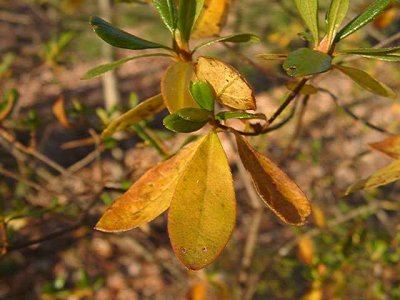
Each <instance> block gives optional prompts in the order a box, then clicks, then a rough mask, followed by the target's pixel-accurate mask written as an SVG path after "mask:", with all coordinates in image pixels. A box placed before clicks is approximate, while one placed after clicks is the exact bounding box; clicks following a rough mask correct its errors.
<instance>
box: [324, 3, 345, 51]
mask: <svg viewBox="0 0 400 300" xmlns="http://www.w3.org/2000/svg"><path fill="white" fill-rule="evenodd" d="M349 2H350V1H349V0H332V2H331V6H330V7H329V11H328V14H327V19H326V21H327V39H328V45H329V47H330V46H331V45H332V43H333V41H334V40H335V37H336V34H337V32H338V30H339V27H340V25H342V23H343V21H344V19H345V17H346V15H347V12H348V10H349Z"/></svg>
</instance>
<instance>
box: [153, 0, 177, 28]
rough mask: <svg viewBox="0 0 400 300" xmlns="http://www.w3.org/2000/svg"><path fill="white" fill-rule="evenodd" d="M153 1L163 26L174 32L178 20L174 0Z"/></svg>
mask: <svg viewBox="0 0 400 300" xmlns="http://www.w3.org/2000/svg"><path fill="white" fill-rule="evenodd" d="M153 3H154V6H155V7H156V9H157V11H158V13H159V14H160V16H161V19H162V20H163V22H164V24H165V26H167V28H168V30H169V31H170V32H171V33H172V34H174V32H175V29H176V26H177V22H178V11H177V9H176V6H175V2H174V0H154V1H153Z"/></svg>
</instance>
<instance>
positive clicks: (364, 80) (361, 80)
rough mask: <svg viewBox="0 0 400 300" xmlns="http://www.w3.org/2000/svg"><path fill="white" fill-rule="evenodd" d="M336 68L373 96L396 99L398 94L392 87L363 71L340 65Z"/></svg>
mask: <svg viewBox="0 0 400 300" xmlns="http://www.w3.org/2000/svg"><path fill="white" fill-rule="evenodd" d="M335 68H336V69H338V70H339V71H341V72H342V73H344V74H346V75H347V76H349V77H350V78H351V79H353V80H354V82H356V83H357V84H358V85H359V86H361V87H362V88H364V89H366V90H367V91H369V92H371V93H373V94H376V95H380V96H383V97H388V98H396V93H395V92H394V91H393V90H392V89H391V88H390V87H388V86H387V85H386V84H384V83H382V82H380V81H378V80H376V79H375V78H373V77H372V76H371V75H369V74H368V73H366V72H364V71H362V70H359V69H355V68H351V67H345V66H339V65H335Z"/></svg>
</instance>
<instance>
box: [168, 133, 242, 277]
mask: <svg viewBox="0 0 400 300" xmlns="http://www.w3.org/2000/svg"><path fill="white" fill-rule="evenodd" d="M235 219H236V201H235V191H234V187H233V179H232V174H231V171H230V168H229V163H228V159H227V157H226V154H225V152H224V149H223V148H222V145H221V142H220V140H219V138H218V136H217V134H216V133H215V132H211V133H209V134H208V135H207V137H206V138H205V139H204V140H203V142H202V144H201V145H200V146H199V147H198V148H197V151H196V153H195V154H194V155H193V157H192V159H191V160H190V161H189V162H188V164H187V165H186V168H185V171H184V172H183V173H182V175H181V177H180V178H179V181H178V184H177V187H176V190H175V193H174V196H173V198H172V200H171V206H170V209H169V213H168V233H169V237H170V240H171V244H172V248H173V250H174V252H175V255H176V256H177V257H178V259H179V260H180V261H181V262H182V263H183V264H184V265H185V266H186V267H187V268H189V269H192V270H199V269H202V268H204V267H205V266H207V265H209V264H210V263H212V262H213V261H214V260H215V259H216V258H217V257H218V256H219V255H220V253H221V252H222V250H223V249H224V248H225V245H226V244H227V242H228V241H229V238H230V236H231V234H232V231H233V228H234V225H235Z"/></svg>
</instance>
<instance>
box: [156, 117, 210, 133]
mask: <svg viewBox="0 0 400 300" xmlns="http://www.w3.org/2000/svg"><path fill="white" fill-rule="evenodd" d="M207 123H208V119H207V120H203V121H201V122H193V121H188V120H186V119H184V118H183V117H181V116H180V115H179V114H178V113H174V114H170V115H168V116H166V117H165V118H164V120H163V124H164V126H165V128H167V129H169V130H171V131H174V132H180V133H189V132H194V131H197V130H199V129H201V128H203V127H204V125H206V124H207Z"/></svg>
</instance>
